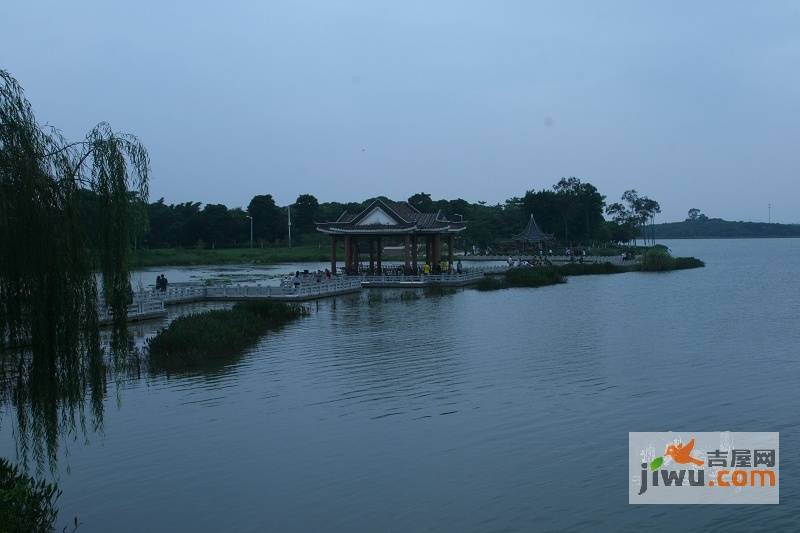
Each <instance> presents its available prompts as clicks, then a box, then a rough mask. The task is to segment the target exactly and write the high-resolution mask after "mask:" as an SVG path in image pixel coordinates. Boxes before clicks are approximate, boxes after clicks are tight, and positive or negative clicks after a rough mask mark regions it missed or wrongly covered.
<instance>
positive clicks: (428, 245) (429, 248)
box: [425, 235, 433, 267]
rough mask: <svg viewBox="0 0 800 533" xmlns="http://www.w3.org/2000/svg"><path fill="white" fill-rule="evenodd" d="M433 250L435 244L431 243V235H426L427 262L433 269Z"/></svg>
mask: <svg viewBox="0 0 800 533" xmlns="http://www.w3.org/2000/svg"><path fill="white" fill-rule="evenodd" d="M432 249H433V242H431V236H430V235H426V236H425V262H426V263H428V264H429V265H431V267H432V266H433V264H431V262H432V258H431V255H432Z"/></svg>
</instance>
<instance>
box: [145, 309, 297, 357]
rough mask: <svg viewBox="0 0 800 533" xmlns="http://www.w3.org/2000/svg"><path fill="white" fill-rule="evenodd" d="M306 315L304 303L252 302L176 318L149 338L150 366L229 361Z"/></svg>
mask: <svg viewBox="0 0 800 533" xmlns="http://www.w3.org/2000/svg"><path fill="white" fill-rule="evenodd" d="M307 314H308V310H307V309H306V308H305V307H303V306H301V305H296V304H287V303H283V302H269V301H252V302H240V303H237V304H236V305H234V306H233V307H232V308H231V309H218V310H213V311H206V312H203V313H196V314H192V315H187V316H183V317H180V318H176V319H175V320H174V321H172V323H171V324H170V325H169V326H168V327H167V328H166V329H163V330H161V331H160V332H158V334H156V336H155V337H153V338H151V339H149V340H148V347H149V351H150V368H151V370H154V371H170V370H182V369H189V368H192V367H197V366H200V365H203V364H207V363H210V362H214V361H220V360H226V359H227V358H229V357H231V356H234V355H238V354H240V353H241V352H242V351H244V350H245V349H246V348H247V347H249V346H251V345H253V344H254V343H255V342H256V341H257V340H258V339H259V338H260V337H261V336H262V335H264V333H266V332H267V331H268V330H270V329H275V328H278V327H281V326H283V325H284V324H286V323H288V322H291V321H292V320H295V319H297V318H300V317H302V316H305V315H307Z"/></svg>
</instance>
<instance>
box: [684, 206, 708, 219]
mask: <svg viewBox="0 0 800 533" xmlns="http://www.w3.org/2000/svg"><path fill="white" fill-rule="evenodd" d="M702 220H708V217H707V216H705V215H704V214H703V213H701V212H700V210H699V209H697V208H696V207H693V208H691V209H689V213H688V216H687V217H686V222H699V221H702Z"/></svg>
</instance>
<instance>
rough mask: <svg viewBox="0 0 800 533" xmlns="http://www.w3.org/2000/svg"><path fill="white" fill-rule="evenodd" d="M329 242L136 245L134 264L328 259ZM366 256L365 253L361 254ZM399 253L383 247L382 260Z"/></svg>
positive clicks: (341, 256)
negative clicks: (288, 245) (244, 245)
mask: <svg viewBox="0 0 800 533" xmlns="http://www.w3.org/2000/svg"><path fill="white" fill-rule="evenodd" d="M330 254H331V248H330V244H328V245H323V246H322V247H319V246H318V245H316V244H307V245H301V246H293V247H291V248H286V247H280V248H278V247H275V248H253V249H250V248H217V249H215V250H211V249H206V248H155V249H144V248H142V249H139V250H136V251H135V252H134V253H133V264H132V266H133V268H144V267H156V266H191V265H230V264H242V263H254V264H271V263H293V262H305V261H308V262H313V261H330V260H331V255H330ZM365 257H366V254H364V255H363V256H362V260H363V258H365ZM336 258H337V259H338V260H339V264H340V265H343V264H344V247H343V246H339V248H338V250H337V252H336ZM401 258H402V254H401V253H399V252H396V251H394V250H393V251H391V252H389V251H386V252H384V254H383V259H384V260H385V261H390V260H398V259H401Z"/></svg>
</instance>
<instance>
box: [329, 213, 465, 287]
mask: <svg viewBox="0 0 800 533" xmlns="http://www.w3.org/2000/svg"><path fill="white" fill-rule="evenodd" d="M316 226H317V231H320V232H322V233H326V234H328V235H330V236H331V271H333V272H336V266H337V265H336V248H337V245H338V243H339V242H341V241H344V250H345V252H344V254H345V258H344V264H345V266H344V269H345V272H347V273H356V272H357V271H358V265H359V260H360V256H361V253H363V252H365V251H366V252H368V253H369V264H370V271H375V270H376V267H377V271H378V272H381V267H382V265H381V260H382V255H383V247H384V246H385V245H386V243H387V242H389V241H392V242H394V243H398V242H399V243H400V244H402V246H403V257H404V260H405V261H404V266H405V271H406V272H417V249H418V245H419V241H421V240H422V241H424V242H425V262H426V263H428V264H429V265H430V266H431V268H432V270H434V271H438V270H439V268H440V267H439V265H440V264H441V262H442V240H443V239H446V240H447V262H448V265H449V266H452V264H453V241H454V237H455V235H456V234H458V233H459V232H461V231H464V230H465V229H466V224H465V223H464V222H463V221H462V222H453V221H451V220H448V219H447V217H445V216H444V215H443V214H442V212H441V210H439V211H437V212H435V213H422V212H421V211H419V210H418V209H417V208H415V207H414V206H412V205H411V204H409V203H408V202H393V201H391V200H389V199H387V198H376V199H375V200H373V201H372V202H370V204H369V205H368V206H367V208H366V209H364V210H363V211H361V212H360V213H357V214H355V215H353V214H350V213H348V212H347V211H345V212H344V213H342V214H341V215H340V216H339V218H338V219H336V221H335V222H317V223H316Z"/></svg>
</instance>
